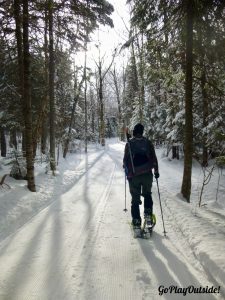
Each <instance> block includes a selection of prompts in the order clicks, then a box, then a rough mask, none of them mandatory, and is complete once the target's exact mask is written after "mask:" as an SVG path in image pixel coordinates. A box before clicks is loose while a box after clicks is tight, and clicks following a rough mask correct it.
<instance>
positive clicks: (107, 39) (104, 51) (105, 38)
mask: <svg viewBox="0 0 225 300" xmlns="http://www.w3.org/2000/svg"><path fill="white" fill-rule="evenodd" d="M108 2H109V3H111V4H112V5H113V6H114V12H113V14H112V16H111V18H112V19H113V23H114V28H110V27H109V26H100V28H99V30H96V31H95V33H94V34H93V35H92V37H91V40H92V42H91V43H89V45H88V52H87V64H88V66H89V67H91V68H94V67H95V66H96V64H95V62H94V61H98V56H99V50H98V49H97V47H96V45H98V44H100V56H101V57H103V56H104V61H105V67H106V68H107V65H108V64H110V62H111V59H112V53H113V51H114V49H115V48H116V47H118V46H119V47H118V48H120V46H121V45H123V44H124V43H125V42H126V41H127V38H128V30H127V28H129V6H128V5H126V0H108ZM126 55H127V53H126V51H123V53H121V55H120V56H119V57H117V58H116V60H115V61H116V63H118V61H121V59H123V58H124V57H126ZM77 57H78V62H80V64H81V65H83V62H84V53H82V52H80V53H79V54H78V56H77ZM103 67H104V66H103Z"/></svg>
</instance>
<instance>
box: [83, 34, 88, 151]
mask: <svg viewBox="0 0 225 300" xmlns="http://www.w3.org/2000/svg"><path fill="white" fill-rule="evenodd" d="M86 35H87V33H86ZM86 38H87V37H86ZM86 49H87V42H85V54H84V119H85V120H84V143H85V153H87V125H88V124H87V123H88V120H87V50H86Z"/></svg>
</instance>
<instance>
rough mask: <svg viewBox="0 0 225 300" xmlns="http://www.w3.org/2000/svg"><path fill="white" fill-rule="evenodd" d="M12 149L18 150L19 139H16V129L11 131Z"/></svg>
mask: <svg viewBox="0 0 225 300" xmlns="http://www.w3.org/2000/svg"><path fill="white" fill-rule="evenodd" d="M9 144H10V147H14V148H15V149H16V150H17V138H16V129H15V128H13V129H11V130H10V142H9Z"/></svg>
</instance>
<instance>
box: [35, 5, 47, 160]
mask: <svg viewBox="0 0 225 300" xmlns="http://www.w3.org/2000/svg"><path fill="white" fill-rule="evenodd" d="M44 53H45V68H44V78H45V87H44V95H43V97H42V99H41V103H40V107H39V111H38V113H37V122H36V126H35V128H34V134H33V140H34V144H33V148H34V150H33V151H34V156H35V155H36V148H37V143H38V142H39V141H40V138H41V145H42V146H41V149H42V150H43V151H44V152H42V153H43V154H45V149H46V140H47V139H46V137H47V132H46V127H47V124H46V118H47V110H48V108H47V106H48V103H49V72H48V69H49V59H48V9H47V7H45V31H44ZM42 135H43V138H42ZM44 143H45V145H44Z"/></svg>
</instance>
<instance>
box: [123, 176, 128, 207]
mask: <svg viewBox="0 0 225 300" xmlns="http://www.w3.org/2000/svg"><path fill="white" fill-rule="evenodd" d="M124 174H125V208H124V210H123V211H125V212H127V181H126V172H124Z"/></svg>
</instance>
